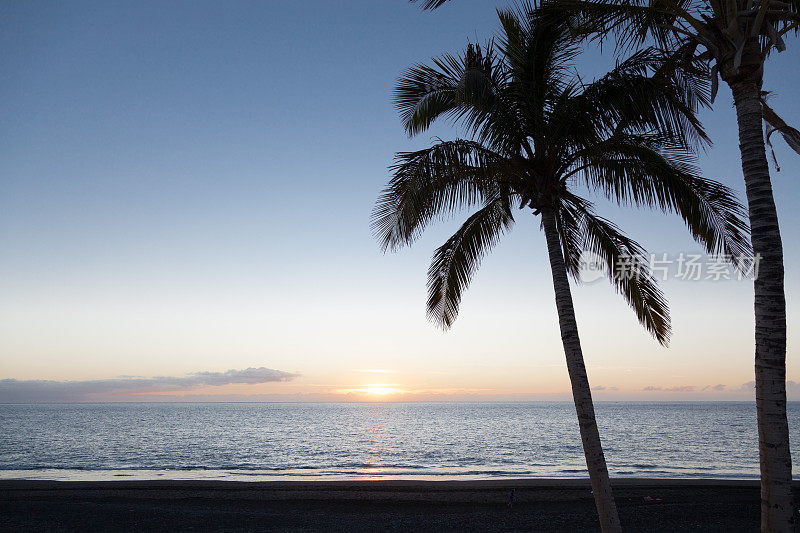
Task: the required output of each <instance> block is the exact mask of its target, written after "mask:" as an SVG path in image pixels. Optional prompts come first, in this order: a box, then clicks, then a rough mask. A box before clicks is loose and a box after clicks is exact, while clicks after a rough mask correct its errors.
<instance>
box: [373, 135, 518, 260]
mask: <svg viewBox="0 0 800 533" xmlns="http://www.w3.org/2000/svg"><path fill="white" fill-rule="evenodd" d="M502 164H503V160H502V158H501V157H500V156H498V155H497V154H495V153H493V152H492V151H490V150H488V149H487V148H485V147H483V146H481V145H480V144H479V143H476V142H474V141H466V140H455V141H441V142H438V143H436V144H435V145H433V146H432V147H430V148H426V149H424V150H418V151H415V152H401V153H399V154H398V155H397V156H396V158H395V165H394V166H393V167H392V169H391V170H392V171H393V176H392V179H391V180H390V181H389V184H388V185H387V186H386V188H385V189H384V190H383V192H382V193H381V194H380V196H379V197H378V201H377V202H376V204H375V207H374V209H373V211H372V230H373V233H374V234H375V236H376V237H377V239H378V240H379V241H380V243H381V247H382V248H383V250H384V251H385V250H387V249H391V250H395V249H397V248H398V247H400V246H403V245H406V244H410V243H411V242H413V241H414V240H415V239H416V238H417V236H419V234H420V233H421V232H422V231H423V230H424V229H425V226H426V225H427V224H428V223H429V222H430V221H431V220H433V219H435V218H436V217H437V216H441V215H442V214H443V213H446V212H448V211H453V210H457V209H461V208H468V207H471V206H474V205H477V204H479V203H481V202H484V201H486V200H487V199H488V198H490V197H493V196H495V195H496V193H497V191H498V184H497V181H496V174H497V173H498V172H499V169H500V167H501V165H502Z"/></svg>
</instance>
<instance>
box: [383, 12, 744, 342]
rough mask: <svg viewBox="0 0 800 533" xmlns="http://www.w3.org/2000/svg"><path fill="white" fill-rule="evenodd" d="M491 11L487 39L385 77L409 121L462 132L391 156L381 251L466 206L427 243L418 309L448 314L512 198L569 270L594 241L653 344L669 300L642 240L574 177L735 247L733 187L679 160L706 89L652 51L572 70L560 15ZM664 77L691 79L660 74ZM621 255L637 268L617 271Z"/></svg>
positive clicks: (694, 130) (512, 206)
mask: <svg viewBox="0 0 800 533" xmlns="http://www.w3.org/2000/svg"><path fill="white" fill-rule="evenodd" d="M498 14H499V18H500V22H501V31H500V33H499V35H498V36H497V38H496V39H495V40H494V41H492V42H490V43H489V44H488V45H486V46H478V45H470V46H468V47H467V49H466V51H465V52H464V53H462V54H459V55H444V56H441V57H439V58H437V59H434V60H433V63H432V64H431V65H417V66H415V67H413V68H411V69H409V70H408V71H406V72H405V73H404V74H403V76H402V77H401V78H400V80H399V82H398V84H397V88H396V99H395V102H396V105H397V107H398V109H399V111H400V114H401V117H402V121H403V124H404V126H405V129H406V131H407V132H408V133H409V135H415V134H418V133H420V132H423V131H425V130H426V129H427V128H428V127H429V126H430V125H431V124H432V123H433V122H434V121H435V120H437V119H439V118H444V119H447V120H449V121H451V122H453V123H456V124H459V125H461V126H463V127H465V129H466V131H467V132H468V138H467V139H455V140H450V141H443V140H440V141H437V142H435V143H434V144H433V145H432V146H431V147H429V148H426V149H423V150H418V151H414V152H403V153H399V154H398V155H397V157H396V163H395V165H394V166H393V167H392V173H393V176H392V179H391V181H390V182H389V184H388V186H387V187H386V188H385V189H384V191H383V192H382V194H381V196H380V197H379V199H378V202H377V204H376V206H375V209H374V211H373V230H374V232H375V234H376V236H377V237H378V238H379V240H380V242H381V244H382V246H383V248H384V249H385V250H386V249H391V250H394V249H396V248H398V247H400V246H402V245H406V244H410V243H411V242H412V241H414V239H415V238H416V237H417V236H418V235H419V234H420V233H421V232H422V231H423V230H424V228H425V227H426V225H427V224H428V223H430V222H431V221H433V220H436V219H437V218H440V217H441V216H442V215H444V214H446V213H448V212H453V211H456V210H460V209H464V208H472V209H475V208H477V211H476V212H475V213H474V214H472V215H471V216H470V217H469V218H468V219H467V220H466V222H464V224H463V225H462V226H461V227H460V228H459V229H458V231H456V233H455V234H454V235H453V236H452V237H450V238H449V239H448V240H447V242H445V243H444V244H443V245H442V246H441V247H440V248H438V249H437V250H436V252H435V253H434V256H433V259H432V262H431V265H430V268H429V271H428V302H427V308H428V314H429V317H431V318H432V319H433V320H435V321H436V322H437V323H439V324H440V325H441V326H443V327H449V326H450V325H451V324H452V323H453V321H454V320H455V318H456V315H457V313H458V308H459V303H460V301H461V295H462V293H463V291H464V289H465V288H466V287H467V285H468V284H469V282H470V280H471V279H472V277H473V274H474V273H475V271H476V269H477V268H478V266H479V263H480V261H481V259H482V257H483V256H484V254H485V253H486V252H487V251H488V250H489V249H491V248H492V246H494V245H495V244H496V243H497V242H498V240H499V238H500V237H501V236H502V234H503V233H504V232H506V231H508V230H509V229H510V228H511V227H512V225H513V224H514V211H515V210H516V209H530V210H532V212H533V214H534V215H539V214H542V216H551V217H553V218H554V219H555V223H556V227H557V231H558V237H559V241H560V246H561V251H562V253H563V256H564V261H565V264H566V267H567V271H568V272H569V273H570V274H571V275H572V277H573V278H577V277H578V274H579V258H580V256H581V253H582V252H583V251H584V250H587V251H590V252H593V253H594V254H596V256H597V257H599V258H601V259H602V262H603V264H604V267H605V272H606V274H607V275H608V277H609V279H610V280H611V282H612V283H613V284H614V286H615V287H616V289H617V291H618V292H620V293H621V294H622V295H623V297H624V298H625V299H626V301H627V302H628V304H629V305H630V306H631V307H632V308H633V310H634V311H635V313H636V316H637V317H638V319H639V321H640V322H641V323H642V324H643V325H644V327H645V328H647V330H648V331H649V332H650V333H651V334H652V335H654V336H655V337H656V338H657V339H658V341H659V342H661V343H662V344H666V343H667V342H668V339H669V335H670V320H669V311H668V307H667V303H666V301H665V299H664V297H663V295H662V293H661V291H660V290H659V288H658V286H657V284H656V282H655V280H654V279H653V278H652V276H651V275H650V273H649V271H648V269H647V264H646V263H645V262H642V261H640V260H638V259H637V258H640V257H641V256H643V254H644V250H643V248H642V247H641V246H640V245H639V244H638V243H636V242H635V241H634V240H632V239H631V238H629V237H627V236H626V235H625V234H623V233H622V232H621V231H620V229H619V228H618V227H617V226H616V225H614V224H613V223H611V222H610V221H609V220H607V219H605V218H603V217H600V216H598V215H597V214H596V212H595V209H594V206H593V205H592V203H591V202H590V201H589V200H587V199H586V198H583V197H581V196H579V195H578V194H577V192H576V190H577V189H580V188H584V189H585V188H587V187H588V189H589V190H593V191H597V192H599V193H600V194H601V195H604V196H605V197H608V198H610V199H612V200H614V201H616V202H618V203H620V204H633V205H637V206H647V207H656V208H660V209H662V210H664V211H666V212H672V213H676V214H678V215H679V216H680V217H681V218H682V219H683V221H684V222H685V224H686V225H687V227H688V228H689V230H690V232H691V233H692V235H693V236H694V238H695V239H696V240H698V241H699V242H700V243H702V245H703V246H704V248H705V249H706V250H707V251H708V252H709V253H724V254H730V255H733V256H739V255H742V254H746V253H748V251H749V243H748V230H747V226H746V224H745V223H744V222H743V217H742V215H743V211H742V208H741V206H740V204H739V203H738V202H737V200H736V198H735V196H734V194H733V193H732V191H731V190H729V189H728V188H726V187H725V186H723V185H721V184H719V183H716V182H714V181H711V180H707V179H704V178H702V177H700V176H699V175H698V173H697V170H696V169H695V167H694V166H693V164H692V163H693V156H692V150H691V148H692V147H693V146H695V145H697V144H698V143H703V142H706V136H705V133H704V132H703V130H702V128H701V126H700V124H699V123H698V122H697V120H696V119H695V118H694V111H695V110H696V108H697V106H698V105H700V104H702V103H704V102H705V101H706V100H707V98H708V93H709V91H708V87H707V86H706V85H704V83H703V79H704V77H703V76H702V74H703V73H701V72H692V71H691V70H681V71H677V70H674V69H672V68H671V65H670V62H669V61H668V60H667V58H666V57H665V56H664V55H662V54H661V53H659V52H657V51H655V50H652V49H645V50H642V51H639V52H637V53H636V54H634V55H632V56H631V57H630V58H628V59H626V60H625V61H622V62H620V63H618V64H617V66H616V68H614V69H613V70H612V71H611V72H610V73H608V74H607V75H605V76H603V77H601V78H599V79H597V80H595V81H593V82H592V83H589V84H584V83H583V82H582V80H581V78H580V77H579V76H577V75H576V74H575V69H574V65H573V64H572V60H573V59H574V57H575V56H576V55H577V53H578V50H577V48H576V45H575V42H574V41H573V39H572V37H571V35H570V32H569V30H568V29H567V28H568V25H567V24H551V23H548V24H544V23H542V21H541V20H540V18H539V16H538V15H536V14H535V12H534V11H533V9H532V8H531V6H526V7H523V9H520V10H519V11H499V12H498ZM677 76H681V77H684V78H686V77H695V78H696V79H694V80H693V82H692V83H675V82H676V79H675V78H676V77H677ZM628 261H634V262H635V267H636V269H637V270H638V275H633V276H626V275H618V273H617V272H616V270H617V267H618V265H620V264H623V263H625V262H628Z"/></svg>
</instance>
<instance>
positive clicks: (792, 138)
mask: <svg viewBox="0 0 800 533" xmlns="http://www.w3.org/2000/svg"><path fill="white" fill-rule="evenodd" d="M547 6H548V9H554V11H555V12H556V18H555V20H556V21H557V23H560V22H561V21H563V17H565V16H566V13H571V14H573V15H576V16H577V17H576V18H575V19H573V20H572V25H573V27H574V28H575V29H577V30H578V31H579V32H583V33H585V32H591V33H592V34H594V35H595V36H597V37H598V38H600V39H602V38H604V37H606V36H608V35H610V34H614V35H616V36H617V37H618V44H619V45H621V47H622V48H624V49H629V48H631V47H637V46H643V45H644V44H645V43H646V42H654V43H656V44H657V45H658V46H659V47H660V48H661V49H662V51H664V52H667V53H670V54H671V55H672V58H673V60H674V61H675V63H676V65H681V64H683V65H691V66H690V67H689V68H692V69H696V67H697V64H698V63H701V64H703V65H704V67H707V72H708V73H709V75H710V80H711V85H712V92H711V101H712V102H713V100H714V96H715V95H716V92H717V85H718V78H722V80H723V81H724V82H725V83H727V84H728V86H730V88H731V91H732V92H733V101H734V106H735V107H736V117H737V122H738V127H739V147H740V150H741V158H742V170H743V172H744V180H745V186H746V192H747V202H748V207H749V214H750V226H751V228H752V235H751V237H752V247H753V251H754V253H755V254H756V256H757V257H759V258H760V264H759V272H758V276H757V278H756V279H755V283H754V288H755V326H756V327H755V341H756V342H755V345H756V346H755V374H756V408H757V413H758V435H759V452H760V457H761V502H762V503H761V529H762V531H789V530H790V529H791V521H792V518H793V505H792V494H791V486H790V485H791V479H792V459H791V455H790V452H789V427H788V422H787V418H786V299H785V294H784V292H785V291H784V281H783V277H784V268H783V245H782V242H781V235H780V229H779V225H778V214H777V211H776V209H775V201H774V199H773V193H772V184H771V181H770V175H769V166H768V163H767V156H766V150H765V148H766V147H765V138H764V132H763V130H762V121H764V122H765V123H766V126H767V139H766V140H767V142H769V135H771V134H772V133H774V132H775V131H778V132H780V133H781V134H782V136H783V137H784V139H785V140H786V142H787V144H788V145H789V146H790V147H791V148H792V149H794V150H795V151H796V152H798V153H800V132H798V131H797V130H796V129H794V128H792V127H790V126H789V125H787V124H786V123H785V122H784V121H783V120H782V119H781V118H780V117H779V116H778V115H777V114H776V113H775V111H774V110H773V109H771V108H770V107H769V106H768V105H767V103H766V101H765V98H764V97H765V94H766V93H765V92H764V91H763V89H762V82H763V75H764V65H765V62H766V59H767V57H769V54H770V53H771V52H772V50H773V49H775V50H778V51H783V50H784V49H785V48H786V44H785V42H784V40H783V38H784V36H785V35H787V34H788V33H789V32H794V33H797V31H798V28H800V0H694V1H691V2H689V1H686V0H560V1H558V2H548V4H547ZM776 165H777V161H776Z"/></svg>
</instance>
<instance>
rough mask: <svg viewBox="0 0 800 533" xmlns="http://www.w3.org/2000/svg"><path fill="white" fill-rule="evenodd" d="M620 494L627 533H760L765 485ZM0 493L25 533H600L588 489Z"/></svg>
mask: <svg viewBox="0 0 800 533" xmlns="http://www.w3.org/2000/svg"><path fill="white" fill-rule="evenodd" d="M614 488H615V494H616V499H617V504H618V506H619V511H620V517H621V520H622V523H623V527H624V529H625V530H626V531H756V530H758V525H759V486H758V482H757V481H730V480H665V479H650V480H647V479H635V480H634V479H625V480H616V481H615V483H614ZM512 491H513V505H509V501H510V499H511V493H512ZM798 492H800V485H798V487H795V493H796V495H797V493H798ZM0 494H2V496H0V528H2V529H3V530H18V531H90V530H91V531H96V530H102V531H132V530H137V531H176V530H195V531H202V530H214V531H310V530H318V531H434V530H435V531H464V530H495V531H531V530H533V531H596V530H597V529H598V527H597V519H596V513H595V510H594V504H593V500H592V495H591V492H590V489H589V484H588V480H564V479H538V480H496V481H432V482H424V481H341V482H308V481H300V482H228V481H106V482H56V481H22V480H19V481H16V480H6V481H0Z"/></svg>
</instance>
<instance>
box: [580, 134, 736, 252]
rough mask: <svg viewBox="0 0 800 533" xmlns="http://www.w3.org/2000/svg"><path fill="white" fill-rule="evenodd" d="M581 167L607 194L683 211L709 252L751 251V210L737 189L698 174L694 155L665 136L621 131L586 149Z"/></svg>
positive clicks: (633, 202)
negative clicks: (738, 197) (749, 222)
mask: <svg viewBox="0 0 800 533" xmlns="http://www.w3.org/2000/svg"><path fill="white" fill-rule="evenodd" d="M581 160H582V165H581V166H582V169H581V171H580V172H581V173H582V174H583V176H584V178H585V179H586V180H587V183H588V184H589V185H590V186H591V187H592V188H593V189H596V190H599V191H602V192H603V193H604V194H605V196H606V197H608V198H610V199H612V200H614V201H616V202H618V203H620V204H623V205H625V204H627V205H636V206H640V207H648V208H658V209H661V210H662V211H664V212H668V213H674V214H677V215H678V216H680V217H681V218H682V219H683V221H684V223H685V224H686V226H687V227H688V229H689V231H690V232H691V234H692V237H693V238H694V239H695V240H696V241H698V242H699V243H700V244H702V245H703V246H704V247H705V249H706V251H707V252H709V253H721V254H727V255H731V256H742V255H749V254H750V253H751V246H750V239H749V227H748V224H747V222H746V220H747V212H746V210H745V208H744V207H743V206H742V204H741V203H740V202H739V201H738V199H737V198H736V194H735V193H734V191H733V190H731V189H730V188H728V187H726V186H725V185H722V184H721V183H718V182H716V181H713V180H709V179H705V178H703V177H701V176H699V175H698V173H697V170H696V168H695V167H694V165H693V162H694V157H693V155H692V154H691V153H690V152H688V151H687V150H686V149H685V148H684V147H682V146H681V145H680V143H674V144H670V143H669V141H668V139H665V138H664V137H662V136H658V135H655V136H644V135H618V136H615V137H614V138H612V139H609V140H607V141H606V142H603V143H599V144H598V145H596V146H594V147H592V149H591V150H585V151H583V153H582V154H581Z"/></svg>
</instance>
